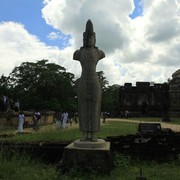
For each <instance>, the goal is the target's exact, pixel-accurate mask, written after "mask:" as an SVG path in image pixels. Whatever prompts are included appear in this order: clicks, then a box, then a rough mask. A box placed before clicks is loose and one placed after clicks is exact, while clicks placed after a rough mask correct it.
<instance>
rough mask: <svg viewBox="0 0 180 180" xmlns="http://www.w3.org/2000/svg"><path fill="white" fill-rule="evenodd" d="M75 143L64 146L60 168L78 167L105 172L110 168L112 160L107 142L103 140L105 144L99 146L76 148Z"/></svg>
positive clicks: (65, 169) (66, 169)
mask: <svg viewBox="0 0 180 180" xmlns="http://www.w3.org/2000/svg"><path fill="white" fill-rule="evenodd" d="M75 144H76V143H75V142H73V143H71V144H69V145H68V146H67V147H65V149H64V154H63V159H62V161H61V169H62V170H64V171H68V170H70V169H71V168H80V169H82V170H86V171H88V170H90V171H91V170H94V171H99V172H105V173H107V172H109V171H110V170H111V168H112V165H113V162H112V156H111V151H110V143H109V142H105V146H104V147H101V148H78V147H75Z"/></svg>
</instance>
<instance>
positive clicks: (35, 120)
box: [18, 111, 41, 133]
mask: <svg viewBox="0 0 180 180" xmlns="http://www.w3.org/2000/svg"><path fill="white" fill-rule="evenodd" d="M40 119H41V113H40V112H39V111H36V112H35V113H34V114H33V130H35V131H37V130H39V125H40ZM24 121H25V115H24V113H23V111H20V112H19V114H18V133H23V132H24V129H23V125H24Z"/></svg>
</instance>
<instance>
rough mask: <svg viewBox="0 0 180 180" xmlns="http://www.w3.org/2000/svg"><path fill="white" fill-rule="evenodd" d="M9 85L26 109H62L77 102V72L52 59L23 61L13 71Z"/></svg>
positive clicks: (14, 95)
mask: <svg viewBox="0 0 180 180" xmlns="http://www.w3.org/2000/svg"><path fill="white" fill-rule="evenodd" d="M8 85H9V87H10V89H13V97H14V98H16V99H19V100H20V102H21V104H22V105H23V107H24V109H32V108H33V109H34V108H38V109H51V110H61V109H62V108H63V109H67V108H69V106H73V105H72V104H73V103H75V102H74V97H75V95H76V94H75V91H74V75H73V74H72V73H69V72H66V69H65V68H64V67H62V66H60V65H57V64H54V63H48V60H41V61H37V62H36V63H33V62H23V63H22V64H21V65H20V66H19V67H15V68H14V69H13V71H12V72H11V73H10V76H9V82H8ZM21 107H22V106H21Z"/></svg>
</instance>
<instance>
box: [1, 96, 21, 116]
mask: <svg viewBox="0 0 180 180" xmlns="http://www.w3.org/2000/svg"><path fill="white" fill-rule="evenodd" d="M9 110H14V111H15V112H19V111H20V102H19V100H18V99H16V100H13V99H11V98H9V97H8V96H6V95H1V96H0V111H2V112H7V111H9Z"/></svg>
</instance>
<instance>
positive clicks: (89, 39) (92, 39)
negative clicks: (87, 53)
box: [83, 19, 96, 47]
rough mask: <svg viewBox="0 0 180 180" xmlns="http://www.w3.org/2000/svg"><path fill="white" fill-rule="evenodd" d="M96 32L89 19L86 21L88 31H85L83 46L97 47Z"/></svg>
mask: <svg viewBox="0 0 180 180" xmlns="http://www.w3.org/2000/svg"><path fill="white" fill-rule="evenodd" d="M95 43H96V34H95V32H94V31H93V24H92V22H91V20H90V19H89V20H88V21H87V23H86V31H85V32H84V33H83V47H95Z"/></svg>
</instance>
